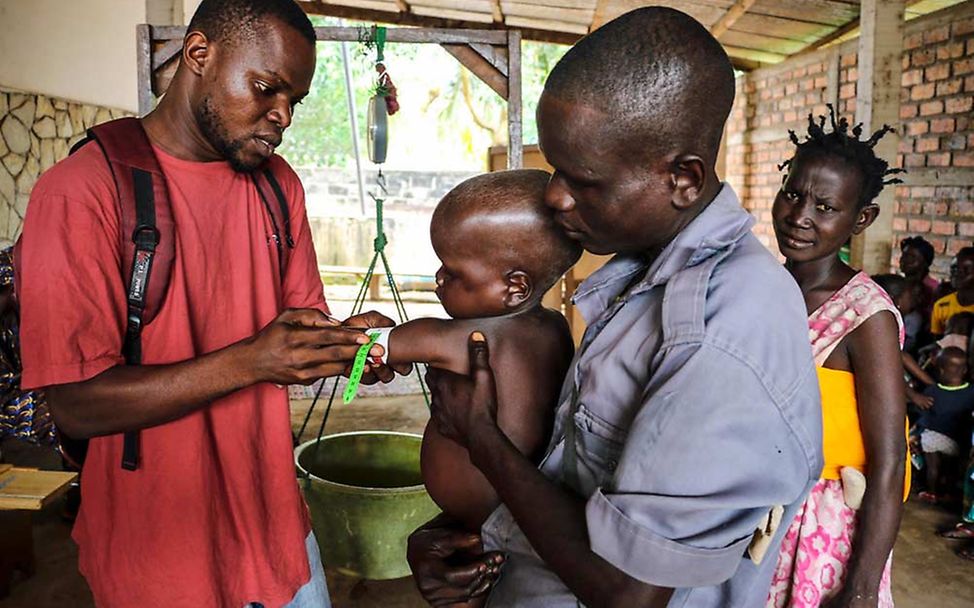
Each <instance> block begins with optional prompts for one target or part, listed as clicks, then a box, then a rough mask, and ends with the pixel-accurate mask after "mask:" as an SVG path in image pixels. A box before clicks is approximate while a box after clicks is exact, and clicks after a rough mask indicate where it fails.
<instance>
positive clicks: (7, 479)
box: [0, 464, 78, 599]
mask: <svg viewBox="0 0 974 608" xmlns="http://www.w3.org/2000/svg"><path fill="white" fill-rule="evenodd" d="M77 477H78V474H77V473H67V472H63V471H40V470H38V469H27V468H20V467H15V466H13V465H10V464H0V599H3V598H4V597H6V596H7V595H8V594H9V593H10V581H11V579H12V578H13V573H14V570H19V571H20V572H21V573H22V574H23V575H24V576H27V577H30V576H32V575H33V574H34V568H35V560H34V536H33V529H32V528H31V512H33V511H40V510H41V509H42V508H44V507H45V506H46V505H48V504H50V502H51V501H52V500H54V499H55V498H57V497H58V496H60V495H62V494H63V493H64V492H66V491H67V489H68V485H69V484H70V483H71V482H72V481H74V480H75V479H76V478H77Z"/></svg>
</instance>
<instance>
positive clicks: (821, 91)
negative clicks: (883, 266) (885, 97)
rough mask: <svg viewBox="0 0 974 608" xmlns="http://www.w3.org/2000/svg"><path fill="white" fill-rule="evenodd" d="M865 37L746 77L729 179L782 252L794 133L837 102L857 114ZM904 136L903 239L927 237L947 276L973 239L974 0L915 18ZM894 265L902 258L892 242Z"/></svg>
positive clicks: (899, 228) (905, 78)
mask: <svg viewBox="0 0 974 608" xmlns="http://www.w3.org/2000/svg"><path fill="white" fill-rule="evenodd" d="M857 45H858V41H857V40H850V41H848V42H845V43H843V44H841V45H837V46H834V47H831V48H828V49H824V50H822V51H819V52H816V53H811V54H809V55H806V56H804V57H800V58H794V59H791V60H789V61H785V62H783V63H781V64H779V65H776V66H773V67H769V68H763V69H759V70H755V71H754V72H751V73H749V74H746V75H744V76H741V77H740V78H738V83H737V100H736V102H735V106H734V110H733V112H732V114H731V119H730V121H729V123H728V139H727V142H728V155H727V160H728V165H727V174H728V175H727V177H728V181H730V182H731V184H732V185H733V186H734V187H735V189H736V190H737V192H738V194H739V195H740V196H741V199H742V201H743V203H744V206H745V207H746V208H747V209H748V210H750V211H751V212H752V213H753V214H754V215H755V217H756V218H757V220H758V225H757V226H756V227H755V234H757V235H758V237H759V238H760V239H761V240H762V242H764V243H765V245H767V246H768V247H769V248H771V249H772V250H775V244H774V236H773V232H772V228H771V204H772V202H773V201H774V197H775V194H776V193H777V191H778V189H779V187H780V185H781V177H782V174H781V172H780V171H778V168H777V165H778V164H779V163H781V162H782V161H783V160H785V159H786V158H788V157H789V156H791V154H792V152H793V146H792V145H791V144H790V142H789V141H788V130H789V129H793V130H795V131H796V132H798V133H804V132H805V128H806V117H807V116H808V114H809V113H810V112H811V113H814V114H816V115H818V114H824V113H825V112H826V108H825V104H826V103H827V102H832V103H835V104H836V108H837V109H838V111H839V112H840V113H841V114H842V115H844V116H849V117H851V116H853V115H854V114H855V111H856V82H857V80H858V73H857V66H856V63H857V56H856V51H857ZM902 65H903V74H902V81H901V86H902V88H901V92H900V98H901V101H900V118H901V123H900V125H898V127H899V131H900V133H901V135H902V139H901V141H900V151H899V152H900V153H899V155H898V157H897V159H896V163H895V164H896V165H897V166H901V167H903V166H905V167H906V169H907V170H908V173H907V174H906V175H905V176H903V179H904V182H905V183H904V184H903V185H902V186H899V187H897V188H896V196H895V208H894V209H892V210H890V209H885V210H883V212H884V213H890V212H892V213H894V214H895V216H894V220H893V230H894V233H895V234H894V240H895V241H897V242H898V241H899V239H901V238H903V237H904V236H907V235H913V234H920V235H923V236H924V238H926V239H927V240H929V241H930V242H932V243H933V245H934V248H935V249H936V251H937V259H936V261H935V262H934V267H933V272H934V274H935V275H937V276H939V277H940V278H945V277H946V273H947V266H948V265H949V261H950V257H951V256H952V255H953V254H954V253H956V252H957V250H958V249H960V248H961V247H963V246H966V245H970V244H971V239H972V237H974V111H972V108H974V101H972V100H974V2H966V3H963V4H959V5H957V6H955V7H952V8H949V9H946V10H943V11H939V12H937V13H933V14H930V15H927V16H925V17H921V18H919V19H915V20H913V21H909V22H907V23H906V24H905V28H904V40H903V58H902ZM891 245H893V246H892V248H891V249H892V255H891V259H890V264H891V268H895V267H896V264H897V262H898V258H899V247H898V246H896V243H892V244H891Z"/></svg>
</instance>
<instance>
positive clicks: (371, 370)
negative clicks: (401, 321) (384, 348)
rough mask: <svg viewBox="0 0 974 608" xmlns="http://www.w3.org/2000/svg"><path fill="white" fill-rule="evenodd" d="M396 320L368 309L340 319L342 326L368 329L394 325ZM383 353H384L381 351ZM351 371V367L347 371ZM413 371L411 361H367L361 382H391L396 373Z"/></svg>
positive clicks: (401, 373) (404, 374)
mask: <svg viewBox="0 0 974 608" xmlns="http://www.w3.org/2000/svg"><path fill="white" fill-rule="evenodd" d="M395 325H396V322H395V321H393V320H392V319H390V318H389V317H387V316H385V315H383V314H381V313H378V312H375V311H374V310H370V311H369V312H363V313H362V314H358V315H355V316H354V317H349V318H347V319H345V320H344V321H342V327H351V328H356V329H368V328H370V327H394V326H395ZM382 355H385V353H382ZM350 371H351V367H349V369H348V370H347V372H350ZM411 371H413V366H412V364H411V363H402V364H399V365H378V364H375V363H369V364H368V365H366V366H365V373H363V374H362V380H361V382H362V384H375V383H376V382H382V383H383V384H387V383H389V382H392V381H393V380H394V379H395V377H396V374H397V373H398V374H399V375H401V376H406V375H408V374H409V372H411Z"/></svg>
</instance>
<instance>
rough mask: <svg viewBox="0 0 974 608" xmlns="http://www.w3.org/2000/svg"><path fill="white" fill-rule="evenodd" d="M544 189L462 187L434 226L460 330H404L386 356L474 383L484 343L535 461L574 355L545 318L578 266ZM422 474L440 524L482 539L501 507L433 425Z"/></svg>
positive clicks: (536, 175) (541, 179)
mask: <svg viewBox="0 0 974 608" xmlns="http://www.w3.org/2000/svg"><path fill="white" fill-rule="evenodd" d="M548 179H549V175H548V173H546V172H544V171H536V170H519V171H504V172H499V173H489V174H485V175H480V176H477V177H473V178H471V179H468V180H466V181H464V182H463V183H461V184H460V185H458V186H457V187H456V188H454V189H453V190H451V191H450V192H449V193H448V194H447V195H446V196H445V197H444V198H443V200H442V201H440V203H439V205H437V207H436V210H435V211H434V212H433V219H432V222H431V224H430V238H431V240H432V244H433V250H434V251H435V252H436V255H437V257H438V258H439V259H440V262H441V264H442V265H441V266H440V269H439V270H438V271H437V273H436V296H437V297H438V298H439V299H440V302H442V304H443V308H444V309H445V310H446V312H447V314H449V315H450V316H451V317H453V318H452V319H450V320H443V319H416V320H414V321H410V322H408V323H404V324H403V325H400V326H398V327H396V328H394V329H392V330H391V333H389V335H388V343H387V344H384V346H385V348H386V356H385V357H386V360H387V362H389V363H393V364H395V363H407V362H408V363H420V362H421V363H428V364H429V365H432V366H434V367H438V368H442V369H447V370H450V371H453V372H457V373H462V374H466V373H469V354H468V347H467V339H468V336H469V335H470V334H471V332H473V331H475V330H480V331H482V332H483V333H484V334H485V335H486V336H487V339H488V341H489V342H490V358H491V361H490V363H491V366H492V367H493V368H494V370H495V373H496V378H497V394H498V409H497V419H498V423H499V425H500V428H501V429H502V430H503V431H504V432H505V433H506V434H507V436H508V437H509V438H510V440H511V441H512V442H513V443H514V444H515V445H516V446H517V447H518V448H519V449H520V450H521V451H522V452H523V453H524V454H526V455H528V456H529V457H531V458H533V459H535V460H538V459H540V457H541V456H542V453H543V450H544V449H545V447H546V445H547V441H548V438H549V435H550V432H551V424H552V421H553V416H554V409H555V406H556V405H557V402H558V394H559V391H560V389H561V383H562V380H563V379H564V377H565V373H566V372H567V370H568V366H569V364H570V363H571V359H572V356H573V354H574V345H573V342H572V336H571V332H570V331H569V328H568V323H567V322H566V321H565V318H564V317H563V316H562V315H561V314H560V313H559V312H556V311H553V310H548V309H546V308H544V307H543V306H542V305H541V298H542V297H543V296H544V294H545V292H547V291H548V289H550V288H551V287H552V286H553V285H554V284H555V282H556V281H557V280H558V279H559V278H560V277H561V276H562V275H563V274H564V273H565V271H566V270H568V269H569V268H570V267H571V266H572V265H573V264H574V263H575V262H576V261H577V260H578V258H579V256H580V255H581V248H580V247H579V245H578V244H577V243H575V242H574V241H572V240H570V239H568V237H566V236H565V234H564V233H563V232H562V231H561V230H560V229H559V227H558V225H557V224H556V223H555V221H554V213H553V212H552V211H551V210H550V209H548V208H547V207H546V206H545V204H544V191H545V186H546V185H547V183H548ZM384 340H385V338H383V341H384ZM535 404H545V406H546V407H543V408H539V407H538V406H537V405H535ZM422 470H423V480H424V481H425V483H426V488H427V490H428V491H429V493H430V496H431V497H432V498H433V500H434V501H436V503H437V504H438V505H439V506H440V507H441V508H442V509H443V510H444V512H445V513H446V514H447V515H449V516H452V517H454V518H456V519H458V520H459V521H461V522H462V523H463V524H464V525H465V526H466V527H467V528H468V529H470V530H471V531H477V532H479V531H480V526H481V524H482V523H483V522H484V520H485V519H486V518H487V516H488V515H490V513H491V512H492V511H493V510H494V508H495V507H496V506H497V504H498V499H497V496H496V494H495V493H494V491H493V489H492V488H491V486H490V484H489V483H488V482H487V480H486V479H484V477H483V476H482V475H481V474H480V472H479V471H478V470H477V468H476V467H474V466H473V465H472V464H471V462H470V458H469V455H468V454H467V451H466V450H465V449H464V448H463V447H462V446H460V445H459V444H456V443H454V442H453V441H450V440H449V439H446V438H445V437H443V436H442V435H440V434H439V433H438V432H437V431H436V429H435V428H434V427H433V426H432V425H428V426H427V427H426V432H425V433H424V435H423V448H422Z"/></svg>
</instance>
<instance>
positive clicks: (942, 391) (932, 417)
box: [918, 346, 974, 504]
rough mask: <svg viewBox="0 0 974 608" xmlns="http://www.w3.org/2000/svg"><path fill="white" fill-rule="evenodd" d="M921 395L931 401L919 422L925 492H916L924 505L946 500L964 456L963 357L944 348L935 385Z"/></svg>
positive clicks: (973, 389) (967, 409)
mask: <svg viewBox="0 0 974 608" xmlns="http://www.w3.org/2000/svg"><path fill="white" fill-rule="evenodd" d="M924 394H926V395H929V396H930V397H933V407H931V408H930V409H929V410H927V411H926V412H925V413H924V415H923V417H921V418H920V421H919V423H918V424H919V426H920V427H921V428H922V431H921V433H920V444H921V446H922V447H923V458H924V462H925V467H926V470H927V474H926V479H927V489H926V491H924V492H920V494H919V498H920V500H923V501H924V502H928V503H931V504H937V503H940V502H945V501H946V500H947V493H948V491H949V489H950V483H951V481H952V477H953V476H952V475H951V474H950V472H951V469H952V468H953V465H954V464H955V462H956V459H957V458H958V457H960V456H961V455H962V454H965V453H966V452H967V448H968V446H967V438H968V435H969V433H970V420H971V413H972V412H974V386H972V385H971V384H970V383H969V382H968V381H967V354H966V353H965V352H964V351H962V350H961V349H959V348H957V347H954V346H948V347H947V348H945V349H943V350H942V351H940V354H939V355H938V356H937V384H935V385H933V386H930V387H928V388H927V389H926V390H925V391H924ZM955 475H956V473H955Z"/></svg>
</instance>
